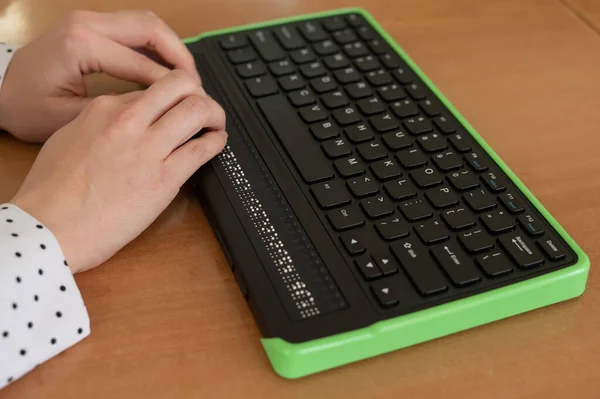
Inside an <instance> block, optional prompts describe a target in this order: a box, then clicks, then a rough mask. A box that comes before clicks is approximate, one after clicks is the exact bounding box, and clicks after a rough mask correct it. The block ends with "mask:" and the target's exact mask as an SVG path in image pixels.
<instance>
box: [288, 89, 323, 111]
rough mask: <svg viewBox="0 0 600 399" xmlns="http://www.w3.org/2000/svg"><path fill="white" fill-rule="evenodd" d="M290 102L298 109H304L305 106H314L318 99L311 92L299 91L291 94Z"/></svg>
mask: <svg viewBox="0 0 600 399" xmlns="http://www.w3.org/2000/svg"><path fill="white" fill-rule="evenodd" d="M289 98H290V101H291V102H292V104H294V105H295V106H296V107H302V106H304V105H309V104H314V103H315V102H316V101H317V99H316V98H315V96H313V94H312V92H311V91H310V90H298V91H295V92H293V93H290V96H289Z"/></svg>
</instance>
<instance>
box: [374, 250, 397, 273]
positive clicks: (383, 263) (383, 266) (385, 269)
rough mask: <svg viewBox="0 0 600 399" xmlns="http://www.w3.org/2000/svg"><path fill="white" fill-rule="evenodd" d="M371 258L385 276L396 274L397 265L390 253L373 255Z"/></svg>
mask: <svg viewBox="0 0 600 399" xmlns="http://www.w3.org/2000/svg"><path fill="white" fill-rule="evenodd" d="M373 258H374V259H375V263H377V266H379V269H380V270H381V272H382V273H383V274H384V275H385V276H389V275H391V274H394V273H396V272H398V263H397V262H396V260H394V258H393V257H392V255H391V254H390V253H381V254H375V255H373Z"/></svg>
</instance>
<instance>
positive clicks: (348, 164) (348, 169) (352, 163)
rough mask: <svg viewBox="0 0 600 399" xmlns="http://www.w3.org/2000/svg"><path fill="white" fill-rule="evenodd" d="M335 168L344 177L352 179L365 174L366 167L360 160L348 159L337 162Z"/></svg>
mask: <svg viewBox="0 0 600 399" xmlns="http://www.w3.org/2000/svg"><path fill="white" fill-rule="evenodd" d="M335 167H336V169H337V170H338V172H340V174H341V175H342V176H343V177H352V176H356V175H362V174H363V173H365V165H364V164H363V163H362V161H361V160H360V159H358V158H354V157H351V158H346V159H339V160H337V161H335Z"/></svg>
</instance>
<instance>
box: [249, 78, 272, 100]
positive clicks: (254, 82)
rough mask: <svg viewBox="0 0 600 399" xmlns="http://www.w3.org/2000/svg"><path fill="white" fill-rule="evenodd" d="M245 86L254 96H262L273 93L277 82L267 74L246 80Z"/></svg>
mask: <svg viewBox="0 0 600 399" xmlns="http://www.w3.org/2000/svg"><path fill="white" fill-rule="evenodd" d="M246 87H247V88H248V91H249V92H250V94H252V95H253V96H254V97H264V96H268V95H271V94H275V93H277V91H278V90H277V84H276V83H275V81H274V80H273V78H271V77H269V76H263V77H260V78H254V79H249V80H246Z"/></svg>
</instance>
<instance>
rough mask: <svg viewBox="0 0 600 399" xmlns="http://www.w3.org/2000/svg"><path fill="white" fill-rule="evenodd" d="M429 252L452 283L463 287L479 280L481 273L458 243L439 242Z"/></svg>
mask: <svg viewBox="0 0 600 399" xmlns="http://www.w3.org/2000/svg"><path fill="white" fill-rule="evenodd" d="M431 254H432V255H433V258H434V259H435V260H436V261H437V262H438V263H439V264H440V266H441V267H442V269H444V271H445V272H446V274H447V275H448V277H450V280H452V283H454V285H456V286H459V287H464V286H465V285H469V284H474V283H476V282H478V281H479V280H481V275H480V274H479V272H478V271H477V268H476V267H475V265H474V264H473V261H472V260H471V258H470V257H469V256H468V255H467V254H466V253H465V252H464V251H463V250H462V248H460V247H459V246H458V245H455V244H452V243H445V244H441V245H438V246H436V247H434V248H431Z"/></svg>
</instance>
